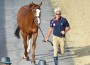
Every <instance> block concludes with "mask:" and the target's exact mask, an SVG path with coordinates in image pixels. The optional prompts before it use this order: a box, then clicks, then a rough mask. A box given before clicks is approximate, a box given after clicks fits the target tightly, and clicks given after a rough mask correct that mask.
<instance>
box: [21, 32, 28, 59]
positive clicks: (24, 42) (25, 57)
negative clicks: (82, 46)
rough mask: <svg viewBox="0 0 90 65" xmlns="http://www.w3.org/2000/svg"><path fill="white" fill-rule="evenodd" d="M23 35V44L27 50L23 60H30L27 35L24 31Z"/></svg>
mask: <svg viewBox="0 0 90 65" xmlns="http://www.w3.org/2000/svg"><path fill="white" fill-rule="evenodd" d="M21 35H22V38H23V44H24V49H25V52H24V57H23V58H24V59H26V60H28V59H29V57H28V53H27V35H26V34H24V33H23V32H22V31H21Z"/></svg>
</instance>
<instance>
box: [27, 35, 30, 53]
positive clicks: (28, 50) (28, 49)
mask: <svg viewBox="0 0 90 65" xmlns="http://www.w3.org/2000/svg"><path fill="white" fill-rule="evenodd" d="M30 38H31V35H28V48H27V52H28V53H30V52H31V44H30Z"/></svg>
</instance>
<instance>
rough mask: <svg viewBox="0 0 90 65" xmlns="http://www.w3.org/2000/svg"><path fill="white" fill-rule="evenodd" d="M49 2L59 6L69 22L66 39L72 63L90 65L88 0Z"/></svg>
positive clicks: (89, 5) (89, 13) (56, 0)
mask: <svg viewBox="0 0 90 65" xmlns="http://www.w3.org/2000/svg"><path fill="white" fill-rule="evenodd" d="M51 4H52V6H53V8H55V7H57V6H59V7H60V8H61V9H62V16H63V17H65V18H67V20H68V21H69V23H70V27H71V30H70V31H69V32H68V33H67V36H66V37H67V38H66V41H67V46H68V48H69V50H70V53H71V54H73V56H72V58H73V60H74V65H90V29H89V28H90V0H51Z"/></svg>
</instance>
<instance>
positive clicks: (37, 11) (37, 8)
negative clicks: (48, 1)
mask: <svg viewBox="0 0 90 65" xmlns="http://www.w3.org/2000/svg"><path fill="white" fill-rule="evenodd" d="M41 5H42V2H41V3H40V4H35V3H33V2H32V3H30V5H29V6H30V9H31V10H32V12H33V14H34V16H35V17H36V18H37V20H38V24H40V17H41V8H40V6H41Z"/></svg>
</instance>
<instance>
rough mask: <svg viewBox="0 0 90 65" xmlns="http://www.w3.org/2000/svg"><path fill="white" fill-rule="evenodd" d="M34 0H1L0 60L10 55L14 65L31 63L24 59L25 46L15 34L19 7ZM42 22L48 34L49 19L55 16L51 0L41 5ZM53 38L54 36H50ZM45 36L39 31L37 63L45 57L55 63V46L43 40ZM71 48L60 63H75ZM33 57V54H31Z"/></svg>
mask: <svg viewBox="0 0 90 65" xmlns="http://www.w3.org/2000/svg"><path fill="white" fill-rule="evenodd" d="M32 1H33V0H0V60H1V58H2V57H5V56H9V57H10V58H11V62H12V65H31V62H30V61H25V60H24V59H22V57H23V52H24V47H23V43H22V39H17V38H16V37H15V36H14V31H15V29H16V26H17V25H16V13H17V11H18V9H19V8H20V7H21V6H23V5H26V4H29V2H32ZM42 1H43V0H39V1H38V0H34V2H35V3H40V2H42ZM41 9H42V21H41V22H42V23H41V28H42V30H43V33H44V34H45V35H46V34H47V31H48V27H49V20H50V19H51V18H52V17H53V9H52V7H51V5H50V1H49V0H44V1H43V4H42V6H41ZM51 37H52V36H51ZM50 39H52V38H50ZM42 40H43V37H42V35H41V33H40V31H39V35H38V39H37V48H36V64H37V63H38V61H39V59H45V60H46V62H47V64H48V65H51V64H52V65H54V63H53V48H52V46H51V45H50V44H45V43H44V42H42ZM71 56H72V55H70V52H69V49H68V48H66V52H65V56H64V57H62V56H61V55H59V63H60V65H62V64H63V65H74V61H73V60H72V57H71ZM29 57H30V59H31V54H30V55H29Z"/></svg>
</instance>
